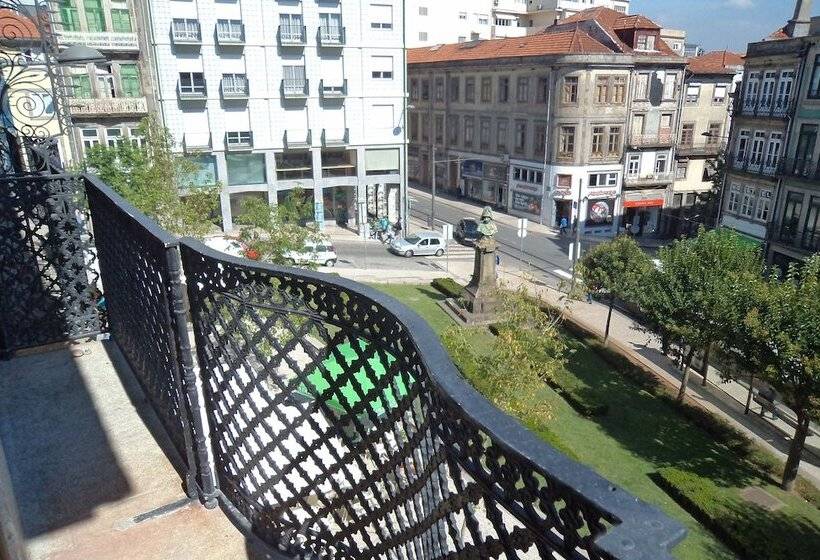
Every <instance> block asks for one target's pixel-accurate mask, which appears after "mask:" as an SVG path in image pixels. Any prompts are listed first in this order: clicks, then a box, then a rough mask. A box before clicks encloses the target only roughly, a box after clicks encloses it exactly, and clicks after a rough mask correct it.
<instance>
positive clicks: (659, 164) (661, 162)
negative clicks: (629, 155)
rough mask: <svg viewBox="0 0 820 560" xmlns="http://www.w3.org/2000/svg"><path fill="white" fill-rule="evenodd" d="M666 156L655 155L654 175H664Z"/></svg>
mask: <svg viewBox="0 0 820 560" xmlns="http://www.w3.org/2000/svg"><path fill="white" fill-rule="evenodd" d="M667 159H668V156H667V155H666V154H657V155H656V156H655V173H657V174H659V175H663V174H664V173H666V162H667Z"/></svg>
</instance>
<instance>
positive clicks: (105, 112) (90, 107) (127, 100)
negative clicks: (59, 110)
mask: <svg viewBox="0 0 820 560" xmlns="http://www.w3.org/2000/svg"><path fill="white" fill-rule="evenodd" d="M69 111H70V112H71V115H72V116H73V117H83V116H89V117H97V116H111V117H130V116H133V117H140V116H143V115H147V114H148V101H147V100H146V99H145V97H107V98H91V99H85V98H81V97H72V98H70V99H69Z"/></svg>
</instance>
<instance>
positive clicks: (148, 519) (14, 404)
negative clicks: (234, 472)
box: [0, 342, 261, 560]
mask: <svg viewBox="0 0 820 560" xmlns="http://www.w3.org/2000/svg"><path fill="white" fill-rule="evenodd" d="M76 354H82V355H79V356H75V355H76ZM0 439H1V440H2V444H3V446H4V449H5V455H6V460H7V462H8V466H9V471H10V473H11V479H12V486H13V491H14V494H15V497H16V501H17V506H18V509H19V512H20V518H21V524H22V526H23V533H24V536H25V539H26V542H27V546H28V551H29V555H30V557H31V560H41V559H43V560H45V559H48V560H86V559H88V558H95V559H111V560H114V559H117V560H119V559H122V558H129V559H132V560H155V559H156V560H160V559H162V560H165V559H169V558H197V559H203V560H210V559H214V560H215V559H223V558H249V557H253V558H258V557H261V556H260V555H258V554H257V553H255V552H252V551H251V548H250V545H248V544H246V540H245V538H244V537H243V536H242V534H241V533H240V532H239V531H238V530H237V529H236V528H235V527H234V526H233V525H232V524H231V522H230V521H229V520H228V518H227V517H225V515H224V514H223V513H222V511H221V510H219V509H218V508H217V509H213V510H207V509H205V508H204V507H202V506H200V505H199V503H198V502H189V501H187V498H186V496H185V492H184V491H183V488H182V482H181V478H180V476H179V474H178V473H177V471H176V470H175V469H174V467H173V466H172V465H171V462H170V461H169V459H168V456H167V455H166V453H165V451H164V450H165V449H170V446H171V444H170V441H169V440H168V439H167V436H166V435H165V434H164V432H163V431H162V428H161V427H160V424H159V420H158V419H157V418H156V416H155V415H154V413H153V410H152V409H151V408H150V406H149V405H148V403H147V402H146V401H145V398H144V396H143V393H142V391H141V389H140V387H139V385H138V384H137V382H136V381H135V379H134V377H133V375H132V374H131V371H130V369H129V367H128V365H127V363H126V362H125V360H124V358H123V357H122V355H121V354H120V352H119V350H118V348H117V347H116V345H115V344H114V343H113V342H103V343H100V342H92V343H86V344H80V345H76V346H73V347H72V348H71V349H59V350H53V351H50V352H46V353H40V354H34V355H29V356H25V357H18V358H15V359H13V360H11V361H6V362H0ZM159 508H165V512H164V513H162V512H163V510H160V512H157V511H156V510H158V509H159ZM169 510H170V511H169Z"/></svg>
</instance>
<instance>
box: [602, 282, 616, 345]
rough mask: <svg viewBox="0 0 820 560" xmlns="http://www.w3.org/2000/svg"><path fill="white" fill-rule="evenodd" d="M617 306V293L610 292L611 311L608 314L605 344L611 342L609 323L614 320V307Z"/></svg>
mask: <svg viewBox="0 0 820 560" xmlns="http://www.w3.org/2000/svg"><path fill="white" fill-rule="evenodd" d="M613 307H615V295H614V294H609V313H607V316H606V329H605V330H604V346H606V345H607V343H608V342H609V325H610V323H611V322H612V308H613Z"/></svg>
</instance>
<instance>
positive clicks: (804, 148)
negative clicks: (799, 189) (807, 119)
mask: <svg viewBox="0 0 820 560" xmlns="http://www.w3.org/2000/svg"><path fill="white" fill-rule="evenodd" d="M817 132H818V126H817V125H816V124H809V123H803V124H802V125H801V126H800V135H799V136H798V137H797V149H796V150H795V152H794V172H795V173H797V174H798V175H808V174H809V173H810V172H811V162H812V159H813V156H814V149H815V147H816V146H817Z"/></svg>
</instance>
